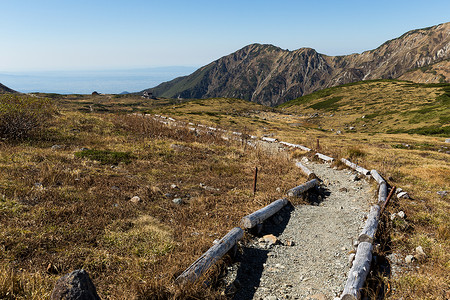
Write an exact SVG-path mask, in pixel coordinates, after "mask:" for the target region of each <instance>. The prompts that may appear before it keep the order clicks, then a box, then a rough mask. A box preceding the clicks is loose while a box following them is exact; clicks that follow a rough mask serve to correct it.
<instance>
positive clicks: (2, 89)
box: [0, 83, 17, 94]
mask: <svg viewBox="0 0 450 300" xmlns="http://www.w3.org/2000/svg"><path fill="white" fill-rule="evenodd" d="M13 93H17V91H15V90H13V89H10V88H9V87H7V86H6V85H3V84H1V83H0V94H13Z"/></svg>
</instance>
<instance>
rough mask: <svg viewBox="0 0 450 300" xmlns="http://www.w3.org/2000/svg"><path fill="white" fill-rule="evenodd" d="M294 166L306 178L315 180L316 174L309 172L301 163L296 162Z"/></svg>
mask: <svg viewBox="0 0 450 300" xmlns="http://www.w3.org/2000/svg"><path fill="white" fill-rule="evenodd" d="M295 165H296V166H297V167H299V168H300V170H302V172H303V173H304V174H305V175H306V176H308V178H310V177H312V178H315V177H316V174H314V172H313V171H311V170H310V169H308V167H306V166H304V165H303V164H302V163H301V162H297V163H295ZM313 176H314V177H313Z"/></svg>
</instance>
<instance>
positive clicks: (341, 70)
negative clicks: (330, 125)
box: [146, 23, 450, 106]
mask: <svg viewBox="0 0 450 300" xmlns="http://www.w3.org/2000/svg"><path fill="white" fill-rule="evenodd" d="M449 58H450V23H444V24H440V25H437V26H433V27H428V28H423V29H417V30H411V31H409V32H407V33H405V34H403V35H402V36H400V37H398V38H396V39H392V40H389V41H387V42H385V43H384V44H382V45H381V46H379V47H378V48H376V49H374V50H369V51H365V52H363V53H361V54H351V55H345V56H327V55H323V54H320V53H318V52H317V51H316V50H314V49H312V48H300V49H297V50H293V51H289V50H283V49H281V48H279V47H276V46H273V45H269V44H250V45H248V46H245V47H243V48H242V49H240V50H238V51H236V52H234V53H232V54H230V55H227V56H224V57H222V58H219V59H218V60H216V61H214V62H212V63H210V64H208V65H206V66H204V67H202V68H200V69H198V70H197V71H195V72H194V73H193V74H191V75H189V76H185V77H180V78H176V79H174V80H172V81H169V82H165V83H163V84H161V85H159V86H157V87H155V88H152V89H147V90H146V91H149V92H152V93H153V95H155V96H163V97H169V98H209V97H231V98H240V99H245V100H250V101H253V102H257V103H260V104H265V105H271V106H275V105H279V104H281V103H284V102H286V101H289V100H292V99H295V98H297V97H300V96H302V95H305V94H309V93H312V92H314V91H317V90H320V89H323V88H327V87H331V86H336V85H340V84H345V83H350V82H355V81H360V80H368V79H379V78H398V77H400V76H402V75H403V74H405V73H406V72H408V71H409V70H412V69H415V68H420V67H423V66H427V65H431V64H434V63H436V62H439V61H443V60H446V59H449Z"/></svg>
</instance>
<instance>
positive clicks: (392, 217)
mask: <svg viewBox="0 0 450 300" xmlns="http://www.w3.org/2000/svg"><path fill="white" fill-rule="evenodd" d="M396 216H397V214H396V213H393V214H391V215H390V217H389V218H390V219H391V221H394V219H395V217H396Z"/></svg>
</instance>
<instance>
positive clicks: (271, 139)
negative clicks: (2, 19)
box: [261, 136, 278, 143]
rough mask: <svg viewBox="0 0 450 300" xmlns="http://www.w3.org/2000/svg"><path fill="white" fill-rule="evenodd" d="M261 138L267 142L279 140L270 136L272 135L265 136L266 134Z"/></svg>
mask: <svg viewBox="0 0 450 300" xmlns="http://www.w3.org/2000/svg"><path fill="white" fill-rule="evenodd" d="M261 140H263V141H265V142H271V143H275V142H278V140H277V139H274V138H270V137H265V136H263V137H262V138H261Z"/></svg>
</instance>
